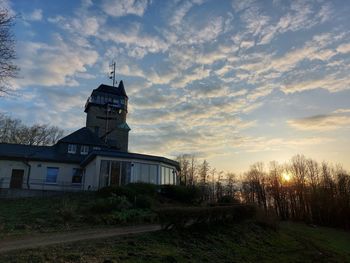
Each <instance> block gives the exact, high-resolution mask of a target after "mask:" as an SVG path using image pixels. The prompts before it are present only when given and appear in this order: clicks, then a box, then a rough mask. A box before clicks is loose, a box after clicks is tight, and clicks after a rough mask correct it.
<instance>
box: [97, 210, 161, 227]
mask: <svg viewBox="0 0 350 263" xmlns="http://www.w3.org/2000/svg"><path fill="white" fill-rule="evenodd" d="M101 218H102V221H103V222H104V223H105V224H109V225H113V224H123V223H124V224H125V223H145V222H147V223H153V222H155V220H156V214H154V213H152V212H151V211H145V210H139V209H129V210H125V211H114V212H112V213H110V214H105V215H102V217H101Z"/></svg>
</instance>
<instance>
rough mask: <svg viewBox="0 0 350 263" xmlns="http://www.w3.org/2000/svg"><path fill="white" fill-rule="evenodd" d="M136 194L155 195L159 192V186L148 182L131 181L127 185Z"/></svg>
mask: <svg viewBox="0 0 350 263" xmlns="http://www.w3.org/2000/svg"><path fill="white" fill-rule="evenodd" d="M125 187H126V188H127V189H129V191H131V192H133V193H134V194H135V195H147V196H151V197H154V196H155V195H156V194H157V192H158V186H157V185H155V184H148V183H131V184H128V185H126V186H125Z"/></svg>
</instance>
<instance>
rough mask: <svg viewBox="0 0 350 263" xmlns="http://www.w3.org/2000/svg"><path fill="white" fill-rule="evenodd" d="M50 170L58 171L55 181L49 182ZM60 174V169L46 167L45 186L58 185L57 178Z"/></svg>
mask: <svg viewBox="0 0 350 263" xmlns="http://www.w3.org/2000/svg"><path fill="white" fill-rule="evenodd" d="M49 170H51V171H52V170H56V171H57V172H56V176H55V181H51V180H50V181H49V180H48V175H49ZM59 172H60V168H59V167H52V166H49V167H46V177H45V184H57V177H58V174H59Z"/></svg>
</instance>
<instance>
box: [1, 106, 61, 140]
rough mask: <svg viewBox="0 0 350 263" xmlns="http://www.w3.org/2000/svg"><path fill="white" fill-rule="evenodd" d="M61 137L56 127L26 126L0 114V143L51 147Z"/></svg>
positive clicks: (43, 125) (17, 120)
mask: <svg viewBox="0 0 350 263" xmlns="http://www.w3.org/2000/svg"><path fill="white" fill-rule="evenodd" d="M62 136H63V130H62V129H60V128H58V127H56V126H49V125H46V124H34V125H31V126H27V125H25V124H23V123H22V121H21V120H20V119H15V118H11V117H9V116H7V115H5V114H2V113H0V143H18V144H26V145H39V146H41V145H53V144H55V143H56V142H57V141H58V140H59V139H60V138H62Z"/></svg>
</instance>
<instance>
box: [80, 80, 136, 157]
mask: <svg viewBox="0 0 350 263" xmlns="http://www.w3.org/2000/svg"><path fill="white" fill-rule="evenodd" d="M85 112H86V113H87V116H86V127H87V128H89V129H90V130H91V131H93V132H95V133H96V134H97V135H98V137H99V138H101V139H102V140H103V141H105V142H106V143H107V144H108V145H109V146H110V147H111V148H114V149H116V150H119V151H123V152H127V151H128V140H129V131H130V128H129V126H128V124H127V123H126V114H127V113H128V96H127V95H126V92H125V89H124V84H123V81H120V82H119V86H118V87H113V86H109V85H104V84H101V85H100V86H99V87H98V88H97V89H94V90H93V91H92V93H91V96H90V97H89V98H88V100H87V102H86V105H85Z"/></svg>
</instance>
